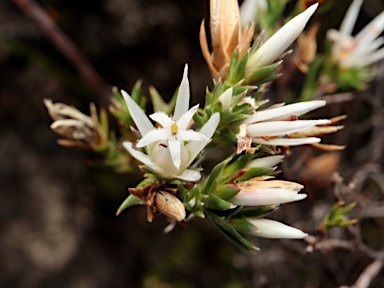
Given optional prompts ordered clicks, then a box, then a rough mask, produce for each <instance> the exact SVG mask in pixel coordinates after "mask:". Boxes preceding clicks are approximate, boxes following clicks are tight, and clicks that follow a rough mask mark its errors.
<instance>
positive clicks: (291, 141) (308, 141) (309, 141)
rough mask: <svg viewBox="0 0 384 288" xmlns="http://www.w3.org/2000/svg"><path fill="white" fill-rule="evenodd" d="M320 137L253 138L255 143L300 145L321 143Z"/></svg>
mask: <svg viewBox="0 0 384 288" xmlns="http://www.w3.org/2000/svg"><path fill="white" fill-rule="evenodd" d="M320 141H321V139H320V138H316V137H309V138H295V139H293V138H275V139H270V140H265V139H262V138H252V142H253V143H257V144H263V145H270V146H299V145H305V144H313V143H319V142H320Z"/></svg>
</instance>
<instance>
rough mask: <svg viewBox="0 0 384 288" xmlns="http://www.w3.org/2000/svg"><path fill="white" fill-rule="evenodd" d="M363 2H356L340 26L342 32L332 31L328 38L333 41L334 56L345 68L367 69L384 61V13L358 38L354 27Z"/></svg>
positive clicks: (361, 0)
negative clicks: (382, 35) (366, 67)
mask: <svg viewBox="0 0 384 288" xmlns="http://www.w3.org/2000/svg"><path fill="white" fill-rule="evenodd" d="M362 3H363V0H354V1H353V2H352V4H351V5H350V6H349V8H348V11H347V13H346V14H345V17H344V19H343V21H342V23H341V25H340V30H339V31H338V30H335V29H330V30H329V31H328V33H327V36H328V38H329V39H330V40H332V41H333V46H332V56H333V58H334V59H335V60H337V61H338V62H339V63H340V65H341V66H342V67H343V68H352V67H365V66H368V65H371V64H373V63H375V62H377V61H379V60H382V59H384V48H381V49H379V48H380V47H381V46H382V45H383V44H384V38H383V37H378V36H379V35H380V34H381V33H382V32H383V30H384V11H383V12H381V13H380V14H379V15H377V16H376V17H375V18H374V19H373V20H372V21H371V22H370V23H369V24H368V25H367V26H365V27H364V28H363V29H362V30H361V31H360V32H359V33H357V34H356V36H352V31H353V27H354V26H355V23H356V20H357V17H358V15H359V11H360V8H361V5H362Z"/></svg>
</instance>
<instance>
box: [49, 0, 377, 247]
mask: <svg viewBox="0 0 384 288" xmlns="http://www.w3.org/2000/svg"><path fill="white" fill-rule="evenodd" d="M249 2H252V1H245V3H244V5H248V6H247V7H254V8H252V9H256V8H257V9H258V11H261V10H262V11H263V13H265V14H268V13H271V14H270V15H272V16H271V17H276V15H279V16H281V14H282V9H281V7H277V6H273V5H272V2H271V1H253V2H254V3H253V4H252V5H251V3H249ZM267 2H268V3H269V4H268V3H267ZM280 2H281V1H280ZM283 2H284V1H283ZM285 2H286V1H285ZM285 2H284V3H285ZM301 2H302V1H300V3H301ZM361 2H362V1H354V2H353V4H352V6H351V8H350V10H349V11H348V13H347V16H346V19H345V20H344V22H343V24H342V28H341V29H340V32H337V31H334V30H332V31H330V32H329V37H330V39H331V40H333V41H334V42H335V44H334V46H333V49H332V52H331V54H329V55H331V56H329V57H328V58H327V57H325V58H324V59H326V61H324V62H323V63H326V64H324V65H323V66H322V67H323V68H324V71H326V67H327V65H329V64H327V63H331V62H332V61H333V62H332V63H336V62H337V64H332V65H337V66H338V67H340V69H341V70H340V71H344V70H345V69H349V68H351V67H353V68H355V67H358V68H359V67H360V68H361V67H366V66H367V65H370V64H372V63H373V62H374V61H376V60H378V59H381V58H382V57H381V56H382V54H383V53H382V51H381V50H379V51H377V52H375V53H374V54H371V55H370V56H369V57H368V58H369V59H368V58H364V57H366V54H367V53H368V52H372V51H374V50H375V49H376V48H378V47H379V46H380V45H381V44H382V43H381V38H378V39H376V38H377V36H378V33H379V32H377V31H378V28H377V26H378V25H379V26H380V27H382V26H383V24H382V22H383V21H382V20H381V19H382V18H383V17H382V16H381V15H380V16H378V18H377V20H374V21H373V22H372V24H369V25H368V26H367V28H366V29H364V30H363V31H362V32H360V33H359V34H358V35H357V36H356V37H355V38H353V37H352V36H350V34H351V29H352V28H351V27H353V24H352V23H353V22H354V21H355V20H356V15H357V12H356V11H357V9H358V8H359V7H360V6H359V5H361ZM249 5H250V6H249ZM269 5H270V6H269ZM282 6H283V7H284V5H283V4H282ZM301 6H302V5H301ZM301 6H300V5H298V7H299V8H298V9H301V10H300V13H296V15H295V16H294V17H292V19H291V20H290V21H288V22H287V23H286V24H285V25H282V27H281V28H279V29H277V30H276V29H271V27H270V26H268V25H266V23H270V21H267V20H268V19H267V18H265V17H264V18H260V19H258V20H259V21H256V25H255V24H254V23H253V22H250V23H247V24H246V25H242V23H243V21H242V20H241V14H240V9H239V6H238V2H237V1H235V0H220V1H219V0H211V1H210V17H211V18H210V25H209V26H210V35H211V45H209V41H208V39H207V33H206V28H205V23H204V21H203V23H202V25H201V28H200V44H201V49H202V54H203V56H204V59H205V60H206V62H207V65H208V68H209V69H210V71H211V73H212V79H213V84H214V85H213V88H212V89H211V90H210V89H207V92H206V95H205V103H204V104H203V105H201V107H200V106H199V105H195V106H193V107H190V98H191V95H190V86H189V80H188V68H189V67H188V65H185V68H184V72H183V75H182V80H181V84H180V87H179V88H178V90H177V92H176V93H175V95H174V97H173V99H172V100H171V102H170V103H169V104H166V103H165V102H164V100H163V99H162V98H161V96H160V95H159V94H158V92H157V91H155V90H154V89H150V94H151V99H152V104H153V110H154V113H152V114H150V115H147V114H146V113H145V110H144V107H145V103H146V101H145V98H144V97H143V96H142V95H141V88H140V83H138V84H137V85H136V86H135V87H134V89H133V90H132V92H131V94H129V93H127V92H126V91H125V90H121V91H119V90H117V89H114V98H113V100H112V102H113V106H111V107H110V111H111V113H112V115H113V116H115V117H116V118H117V119H118V120H119V122H120V127H121V129H120V130H121V131H120V132H121V133H120V134H121V138H119V139H118V138H116V137H115V136H114V133H110V132H109V128H108V122H107V117H106V116H105V115H104V114H105V112H104V111H102V113H101V115H100V117H99V118H98V115H97V113H96V109H95V108H94V106H91V114H92V115H91V117H88V116H85V115H82V114H81V113H80V112H79V111H78V110H76V109H75V108H73V107H69V106H66V105H64V104H53V103H52V102H51V101H50V100H46V102H45V104H46V106H47V108H48V110H49V113H50V115H51V116H52V118H53V119H54V120H55V122H54V123H53V124H52V126H51V127H52V129H53V130H55V131H56V132H58V133H59V134H61V135H63V136H64V137H66V138H67V139H69V140H66V141H63V140H62V142H61V144H64V145H67V146H76V147H82V148H88V149H91V150H93V151H95V152H98V153H100V154H102V155H103V156H104V163H103V164H105V165H106V166H108V167H109V168H112V169H114V170H116V171H119V172H130V173H136V172H138V169H136V168H140V170H141V171H142V172H144V174H143V179H142V181H141V182H140V183H139V184H138V185H137V186H136V187H130V188H129V195H128V197H127V198H126V199H125V200H124V201H123V203H122V204H121V206H120V207H119V209H118V212H117V214H120V213H121V212H122V211H123V210H125V209H127V208H128V207H131V206H133V205H144V206H146V208H147V220H148V221H149V222H152V221H153V220H154V219H155V217H157V216H158V215H160V214H163V215H165V216H166V217H167V218H168V219H169V220H170V221H171V222H172V225H174V224H176V223H183V222H186V221H187V220H189V219H192V218H193V217H200V218H206V219H209V220H211V221H212V223H213V224H214V225H215V226H216V227H217V228H218V229H219V230H220V231H221V232H222V233H223V234H224V235H226V236H227V238H229V239H231V240H233V241H234V242H235V243H237V244H239V245H240V246H242V247H244V248H246V249H248V250H251V251H252V250H257V249H258V248H257V247H256V246H255V245H254V243H253V241H252V240H251V238H250V236H258V237H266V238H290V239H302V238H304V237H306V236H307V233H305V232H303V231H301V230H299V229H296V228H293V227H290V226H287V225H285V224H283V223H280V222H277V221H274V220H271V219H269V217H270V216H269V214H270V213H271V212H273V211H275V210H276V209H277V208H278V207H279V206H280V205H281V204H284V203H289V202H294V201H300V200H303V199H305V198H306V196H307V195H306V194H304V193H302V190H303V188H304V187H303V185H301V184H298V183H295V182H291V181H286V180H278V179H277V176H278V171H277V165H278V164H279V163H280V162H282V161H284V157H285V155H286V154H287V152H288V151H289V149H290V147H292V146H301V145H312V146H315V147H317V148H321V149H323V150H326V151H331V150H339V149H342V148H343V147H342V146H337V145H326V144H320V143H319V142H321V136H322V135H325V134H329V133H333V132H336V131H338V130H340V129H341V128H342V126H336V125H335V124H336V123H338V121H340V120H341V119H342V118H343V117H336V118H333V119H315V120H313V119H308V118H307V117H306V116H305V114H306V113H308V112H311V111H313V110H316V109H319V108H321V107H323V106H325V105H326V101H325V100H323V99H316V100H313V98H314V96H311V97H310V99H307V100H310V101H298V102H296V103H291V104H286V103H275V104H273V105H268V102H269V99H266V97H265V95H267V94H266V93H265V92H266V91H267V89H266V88H267V87H268V85H269V83H270V82H271V81H273V80H275V79H277V78H279V77H280V76H281V73H280V71H281V66H282V65H281V64H282V61H283V60H282V58H284V56H286V55H287V53H288V52H289V51H287V49H289V47H291V45H292V44H293V43H294V42H295V40H296V39H298V38H299V39H298V42H297V43H298V44H297V45H298V46H297V50H298V51H299V52H298V53H299V54H294V58H295V59H296V60H295V61H298V62H300V65H297V66H298V68H299V69H300V67H302V68H303V67H304V68H303V69H300V70H301V71H309V72H308V77H311V75H312V74H311V69H312V70H313V69H315V68H313V66H311V65H312V63H311V61H314V62H316V61H315V60H314V56H313V55H312V54H313V53H314V52H316V49H312V48H313V47H315V46H314V44H313V43H314V41H315V35H316V33H315V32H314V31H315V30H310V31H309V32H308V34H307V36H303V35H301V34H302V32H303V30H304V29H305V27H306V25H307V23H308V22H309V21H310V18H311V17H312V16H313V15H314V13H315V12H316V10H317V8H318V6H319V5H318V4H313V5H311V6H309V7H308V8H307V9H302V7H301ZM300 7H301V8H300ZM279 9H280V10H279ZM250 10H251V8H247V9H242V11H246V13H247V15H252V13H250V12H251V11H250ZM272 12H273V13H272ZM243 13H245V12H243ZM256 14H257V15H259V14H258V13H256V11H255V12H254V13H253V15H254V16H255V15H256ZM247 17H249V16H247ZM244 18H245V17H244ZM254 20H255V19H254ZM242 27H244V28H242ZM255 27H261V28H264V30H265V34H267V35H265V34H263V33H261V34H260V35H259V36H258V37H255V35H254V32H255V29H256V28H255ZM275 28H276V27H275ZM311 29H312V28H311ZM380 29H381V30H382V28H380ZM380 29H379V30H380ZM381 30H380V31H381ZM271 31H273V33H270V32H271ZM338 33H339V34H340V35H339V34H338ZM268 34H269V35H268ZM301 37H306V38H301ZM264 38H267V39H266V40H265V39H264ZM363 39H365V40H366V41H368V42H369V43H371V45H368V44H367V42H364V43H365V44H361V43H362V42H361V41H362V40H363ZM365 40H364V41H365ZM305 45H309V46H310V48H311V49H309V50H305V51H310V52H309V53H308V54H305V55H303V46H305ZM311 45H312V46H311ZM210 47H211V48H210ZM346 49H347V50H348V51H347V52H345V51H346ZM300 53H301V54H300ZM340 53H341V54H343V55H347V56H345V57H340ZM345 53H347V54H345ZM304 56H305V57H304ZM320 66H321V65H320ZM316 67H317V68H316V69H318V67H319V66H316ZM343 69H344V70H343ZM316 71H317V72H318V71H319V70H316ZM324 73H325V72H324ZM333 73H334V72H333ZM340 73H341V72H340ZM338 75H341V74H338ZM320 78H321V79H323V78H324V77H319V79H320ZM329 79H330V78H329ZM336 80H337V79H336ZM336 80H335V81H336ZM308 83H309V82H308ZM310 83H311V85H314V84H313V83H314V82H310ZM311 87H312V86H310V87H309V88H311ZM339 87H341V86H340V85H339ZM304 88H308V87H304ZM309 88H308V89H304V90H305V93H306V94H305V95H308V91H312V92H313V89H312V90H311V89H309ZM355 88H356V87H355ZM304 98H305V97H304ZM120 144H122V145H120ZM124 149H125V151H124ZM132 167H134V168H132ZM172 225H171V226H172Z"/></svg>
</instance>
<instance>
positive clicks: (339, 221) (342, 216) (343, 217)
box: [318, 201, 357, 234]
mask: <svg viewBox="0 0 384 288" xmlns="http://www.w3.org/2000/svg"><path fill="white" fill-rule="evenodd" d="M355 205H356V204H355V203H350V204H348V205H346V206H345V203H344V202H342V201H339V202H338V203H336V204H335V205H333V206H332V208H331V210H330V211H329V212H328V214H327V215H326V216H325V217H324V219H323V221H322V223H321V225H320V227H319V229H318V230H319V231H320V232H321V233H323V234H326V233H327V232H328V231H329V230H330V229H332V228H334V227H346V226H349V225H353V224H355V223H356V221H357V220H355V219H352V220H351V219H348V214H349V213H350V212H351V210H352V209H353V208H354V207H355Z"/></svg>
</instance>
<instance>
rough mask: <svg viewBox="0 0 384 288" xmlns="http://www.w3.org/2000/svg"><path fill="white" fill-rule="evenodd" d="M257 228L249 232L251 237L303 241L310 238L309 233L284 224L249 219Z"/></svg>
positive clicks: (262, 219)
mask: <svg viewBox="0 0 384 288" xmlns="http://www.w3.org/2000/svg"><path fill="white" fill-rule="evenodd" d="M248 221H249V222H250V223H251V224H252V225H254V226H255V228H254V230H252V231H250V232H248V233H249V234H251V235H254V236H258V237H264V238H274V239H279V238H281V239H282V238H286V239H303V238H305V237H307V236H308V234H307V233H304V232H303V231H301V230H299V229H296V228H293V227H291V226H288V225H285V224H283V223H280V222H277V221H274V220H270V219H264V218H261V219H248Z"/></svg>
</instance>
